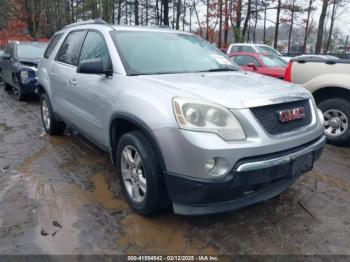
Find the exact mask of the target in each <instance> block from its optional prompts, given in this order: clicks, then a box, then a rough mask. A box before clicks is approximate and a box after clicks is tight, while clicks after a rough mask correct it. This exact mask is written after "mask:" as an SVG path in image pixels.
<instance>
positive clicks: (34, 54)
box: [17, 44, 46, 58]
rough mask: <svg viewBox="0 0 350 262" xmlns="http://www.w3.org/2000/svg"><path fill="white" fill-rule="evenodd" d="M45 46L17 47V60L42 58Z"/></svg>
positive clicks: (26, 45) (23, 45)
mask: <svg viewBox="0 0 350 262" xmlns="http://www.w3.org/2000/svg"><path fill="white" fill-rule="evenodd" d="M45 49H46V44H20V45H18V46H17V55H18V57H19V58H42V57H43V55H44V52H45Z"/></svg>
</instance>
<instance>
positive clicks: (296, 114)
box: [278, 107, 305, 123]
mask: <svg viewBox="0 0 350 262" xmlns="http://www.w3.org/2000/svg"><path fill="white" fill-rule="evenodd" d="M278 116H279V120H280V121H281V122H282V123H286V122H290V121H293V120H297V119H302V118H304V117H305V108H304V107H298V108H294V109H291V110H286V111H280V112H278Z"/></svg>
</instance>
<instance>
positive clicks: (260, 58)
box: [228, 52, 288, 79]
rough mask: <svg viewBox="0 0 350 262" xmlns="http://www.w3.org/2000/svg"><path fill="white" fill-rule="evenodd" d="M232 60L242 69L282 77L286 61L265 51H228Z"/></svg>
mask: <svg viewBox="0 0 350 262" xmlns="http://www.w3.org/2000/svg"><path fill="white" fill-rule="evenodd" d="M228 56H229V57H231V58H232V60H233V61H234V62H235V63H236V64H238V65H239V66H240V67H241V68H242V69H243V70H244V71H251V72H256V73H259V74H263V75H267V76H272V77H276V78H280V79H284V74H285V71H286V68H287V65H288V63H287V62H286V61H285V60H283V59H282V58H280V57H278V56H276V55H271V54H267V53H243V52H242V53H230V54H228Z"/></svg>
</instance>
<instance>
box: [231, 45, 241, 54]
mask: <svg viewBox="0 0 350 262" xmlns="http://www.w3.org/2000/svg"><path fill="white" fill-rule="evenodd" d="M238 48H239V46H237V45H234V46H232V47H231V50H230V53H237V52H238Z"/></svg>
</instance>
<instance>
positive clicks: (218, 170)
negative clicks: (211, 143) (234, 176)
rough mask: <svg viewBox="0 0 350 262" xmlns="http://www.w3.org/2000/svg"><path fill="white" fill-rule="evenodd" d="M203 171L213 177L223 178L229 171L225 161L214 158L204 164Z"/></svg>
mask: <svg viewBox="0 0 350 262" xmlns="http://www.w3.org/2000/svg"><path fill="white" fill-rule="evenodd" d="M205 170H206V171H207V173H208V175H210V176H213V177H220V176H224V175H226V174H227V173H228V171H229V164H228V161H227V160H226V159H223V158H221V157H214V158H211V159H209V160H208V161H207V162H206V163H205Z"/></svg>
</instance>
